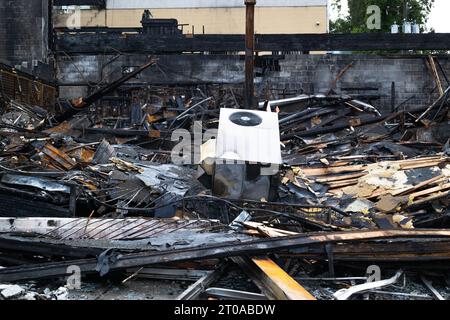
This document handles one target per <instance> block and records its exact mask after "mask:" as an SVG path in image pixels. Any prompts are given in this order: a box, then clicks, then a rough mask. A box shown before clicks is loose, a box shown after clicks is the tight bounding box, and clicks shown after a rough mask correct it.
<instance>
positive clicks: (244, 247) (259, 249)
mask: <svg viewBox="0 0 450 320" xmlns="http://www.w3.org/2000/svg"><path fill="white" fill-rule="evenodd" d="M392 239H409V240H410V241H415V242H421V241H428V240H430V239H442V241H447V242H448V241H450V231H448V230H374V231H356V232H331V233H314V234H305V235H299V236H292V237H282V238H274V239H263V240H255V241H248V242H229V243H222V244H214V245H205V246H202V247H196V248H189V249H174V250H167V251H162V252H144V253H134V254H119V253H114V252H105V253H103V254H102V255H101V256H102V261H101V264H99V263H98V261H97V259H82V260H72V261H64V262H52V263H43V264H37V265H28V266H21V267H12V268H4V269H0V282H13V281H22V280H30V279H42V278H52V277H63V276H68V275H70V273H69V272H68V269H67V268H68V267H69V266H72V265H77V266H78V267H79V268H80V271H81V272H83V273H93V272H94V273H95V272H96V270H102V269H104V267H105V265H107V269H108V270H109V271H113V270H124V269H127V268H132V267H140V266H147V265H154V264H161V263H169V262H182V261H193V260H202V259H210V258H227V257H238V256H246V255H254V256H257V255H265V254H269V253H273V252H278V253H282V252H286V251H289V250H290V249H296V248H302V247H308V246H313V245H319V244H322V245H325V244H327V243H354V242H367V241H375V240H392ZM389 244H390V241H385V245H386V246H389ZM398 253H399V254H401V252H398ZM99 267H101V268H99Z"/></svg>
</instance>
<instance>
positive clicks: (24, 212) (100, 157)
mask: <svg viewBox="0 0 450 320" xmlns="http://www.w3.org/2000/svg"><path fill="white" fill-rule="evenodd" d="M69 2H70V1H69ZM88 2H91V1H88ZM93 2H95V3H100V5H104V1H93ZM57 3H60V4H61V5H63V4H66V3H67V1H57ZM142 26H143V27H142V28H139V30H129V29H127V30H125V29H121V30H107V29H106V28H103V29H101V28H88V29H80V30H75V31H73V32H72V31H69V30H55V34H53V35H54V36H55V37H56V38H55V40H56V44H55V45H56V47H54V48H53V50H54V54H55V63H56V64H58V62H60V61H61V59H62V60H64V63H67V64H68V63H70V64H72V67H73V69H71V70H75V71H74V73H77V75H76V76H74V78H76V79H78V78H77V77H84V76H85V74H88V73H89V70H88V71H86V72H85V73H84V71H83V70H79V69H78V66H79V65H78V64H77V62H74V61H75V60H76V58H74V57H75V56H77V55H79V56H78V57H77V58H80V56H81V58H80V59H81V60H82V59H84V58H86V57H84V55H91V54H96V55H97V56H95V60H96V61H97V62H98V61H100V60H101V58H99V52H98V50H99V42H98V39H101V38H103V39H106V40H107V41H106V42H105V43H107V44H111V43H115V42H116V41H120V38H121V37H122V36H123V35H124V34H127V33H130V35H128V36H126V37H125V38H124V41H123V43H122V44H121V46H128V45H129V44H130V43H131V44H132V45H130V46H129V47H128V48H126V49H125V50H124V51H121V50H117V48H116V47H115V46H113V45H111V46H109V45H107V46H105V48H104V49H105V50H104V54H105V56H104V57H102V58H105V59H104V60H102V61H103V62H102V70H97V69H96V70H94V71H93V72H94V73H95V72H97V73H98V74H99V75H100V78H101V80H100V81H92V79H91V78H89V77H88V78H89V79H84V80H85V81H83V82H82V83H78V81H73V82H70V81H68V82H67V83H61V79H66V80H67V75H65V77H63V76H59V77H58V75H57V77H56V78H55V79H54V80H55V81H54V82H49V81H46V80H43V79H41V78H39V77H36V76H35V75H32V74H29V73H27V72H25V71H20V70H18V69H17V68H16V67H13V66H8V65H6V64H4V65H3V64H2V65H0V89H1V90H0V300H3V299H5V300H6V299H23V300H64V299H101V298H105V299H108V298H109V299H113V298H117V296H118V297H119V298H123V297H121V296H120V294H117V296H115V297H114V296H113V294H112V292H111V288H113V287H114V288H116V289H117V291H120V292H121V293H122V294H123V293H124V292H125V293H126V294H128V293H130V292H133V295H132V298H136V299H146V298H148V295H149V294H150V295H153V296H152V298H157V297H158V292H156V293H148V292H146V293H145V294H143V293H142V291H144V290H141V291H139V287H140V286H143V287H145V286H146V285H148V284H149V283H169V286H171V287H172V288H171V289H170V290H169V291H170V294H169V293H167V292H160V293H159V297H164V298H172V299H178V300H196V299H197V300H206V299H217V300H226V299H231V300H350V299H361V298H366V299H371V300H387V299H417V300H421V299H428V300H433V299H435V300H444V299H449V298H450V289H449V288H450V273H449V271H448V266H449V263H450V209H449V201H450V133H449V131H448V125H449V121H450V113H449V111H450V109H449V107H450V103H449V91H450V83H449V82H448V76H447V73H446V69H445V68H444V67H442V66H441V67H439V65H440V62H439V61H440V59H439V58H437V57H434V56H430V57H429V56H422V57H421V59H422V60H424V61H426V63H427V65H426V66H427V67H428V66H429V67H430V70H431V72H432V73H431V74H432V79H433V81H434V82H433V88H432V90H430V91H427V92H422V93H421V94H422V95H423V96H426V98H428V100H430V101H429V103H426V104H422V105H420V102H422V101H423V100H419V103H417V101H416V102H415V103H414V104H413V103H411V104H409V102H410V100H411V98H408V99H405V100H404V101H395V100H396V99H395V98H396V95H395V94H393V95H392V97H390V98H391V102H392V104H391V105H386V104H385V103H384V102H385V101H386V100H385V98H386V97H383V95H382V94H379V93H378V92H377V88H375V90H372V88H367V87H368V84H367V83H365V84H360V83H354V84H353V85H354V88H350V87H348V88H345V86H338V85H337V84H338V83H339V82H340V79H341V78H342V77H343V76H344V74H345V73H346V72H348V70H350V69H351V68H352V67H354V66H355V65H356V63H355V64H353V63H352V64H350V65H347V66H346V67H344V68H343V69H340V68H335V69H339V70H337V78H335V79H334V80H333V81H331V82H330V81H328V82H327V83H326V85H327V86H328V87H327V89H326V90H317V89H314V88H312V89H311V90H310V91H306V90H295V89H293V90H279V89H278V88H275V87H271V86H270V82H267V81H264V79H265V78H264V77H268V73H267V72H269V73H270V72H278V71H277V69H279V68H281V67H280V61H282V59H283V57H282V55H278V54H276V55H272V56H269V57H262V56H260V57H259V58H257V59H259V62H261V61H266V62H267V64H264V63H263V62H261V63H262V65H261V66H262V67H261V68H259V67H258V66H257V69H261V70H259V71H260V72H261V75H262V78H263V80H261V81H260V82H257V85H256V88H255V89H254V90H252V92H251V95H255V98H257V99H258V103H255V104H248V101H247V99H248V96H249V92H246V90H245V89H244V87H245V86H244V84H243V81H242V80H243V79H244V78H243V77H242V78H240V79H239V81H238V82H237V83H236V82H235V83H233V82H232V81H230V82H229V83H226V82H223V81H212V82H207V81H206V82H205V81H197V82H196V81H192V82H188V83H178V82H176V81H172V80H171V79H170V77H167V78H166V79H164V81H162V80H161V82H160V83H155V82H154V81H149V80H148V75H149V74H153V73H154V74H157V73H158V72H160V73H161V74H162V73H164V70H163V69H164V65H163V63H161V60H163V59H170V58H167V56H164V57H162V56H161V54H163V53H164V54H165V53H167V52H170V53H176V54H177V55H174V56H173V57H172V58H171V59H174V60H176V59H178V57H179V56H178V54H180V56H183V54H182V52H200V51H201V52H205V51H207V52H209V53H214V51H215V50H213V49H211V50H206V49H207V47H208V48H211V47H212V46H213V45H214V43H215V42H216V41H218V40H217V39H219V36H207V35H204V36H193V37H188V36H186V35H185V34H183V32H182V30H180V29H179V25H178V22H177V21H176V20H174V19H154V18H153V17H152V16H151V13H150V12H145V13H144V15H143V17H142ZM85 34H88V35H86V41H85V42H84V44H83V45H82V46H77V45H76V44H77V42H78V41H81V40H80V39H81V38H82V36H83V35H85ZM290 37H291V38H292V37H293V36H290ZM298 37H301V36H298ZM323 37H325V36H324V35H323ZM326 37H333V36H332V35H326ZM346 37H349V38H351V37H353V36H350V35H347V36H346ZM354 37H357V36H354ZM379 37H381V36H379ZM394 37H395V36H394ZM433 37H437V38H439V39H442V38H445V39H448V35H436V36H432V35H430V38H433ZM241 38H242V37H240V36H231V35H230V36H228V37H225V36H224V37H223V38H221V39H222V40H223V39H229V40H230V43H226V42H224V43H222V44H221V45H220V46H219V47H218V48H217V49H216V50H217V52H219V51H220V52H222V51H223V52H229V53H232V54H233V55H236V52H238V51H240V50H241V47H243V46H244V44H245V43H244V42H243V41H241V40H243V39H241ZM420 38H421V37H420ZM143 39H144V40H148V39H154V40H155V43H154V45H155V47H153V48H150V49H149V46H151V45H153V44H152V43H150V44H149V43H147V42H145V43H144V42H140V41H143ZM258 39H259V38H258V37H257V38H256V42H257V43H258V44H257V46H261V47H259V49H258V48H256V49H255V51H263V50H269V51H278V50H277V48H278V47H277V48H275V46H276V45H275V44H273V43H274V42H275V41H274V40H273V39H274V38H273V37H272V36H261V37H260V39H262V40H261V42H259V41H258ZM333 39H334V40H333V41H334V42H333V43H338V42H339V39H340V38H339V36H335V37H333ZM383 39H384V40H383V41H390V40H389V37H385V38H383ZM408 39H409V40H408ZM410 39H412V38H411V37H409V36H408V37H405V38H403V40H404V41H403V42H401V43H400V44H401V45H404V46H406V47H408V45H407V44H405V43H409V42H408V41H411V40H410ZM156 40H157V41H156ZM176 40H179V42H177V41H176ZM197 40H198V41H199V42H198V43H196V42H195V41H197ZM269 40H270V41H269ZM265 41H266V42H265ZM199 43H200V44H199ZM205 43H206V44H205ZM390 43H392V42H390ZM196 45H199V46H200V48H203V49H204V50H203V49H202V50H199V49H198V47H196ZM308 45H311V44H308ZM334 45H336V44H332V45H330V46H331V49H333V48H334V47H333V46H334ZM345 45H348V44H345ZM165 46H166V47H169V49H170V50H169V49H167V50H166V48H164V47H165ZM202 46H203V47H202ZM226 46H229V47H228V48H229V50H222V49H223V48H224V47H226ZM280 46H281V47H282V49H283V47H285V46H289V43H288V42H281V45H280ZM393 46H394V47H395V45H393ZM418 46H420V44H418ZM430 46H432V45H431V44H428V45H427V46H422V47H421V48H422V49H429V47H430ZM442 46H444V45H443V44H442V42H438V43H437V47H436V48H438V49H440V48H441V47H442ZM446 46H447V47H446V48H447V49H448V43H447V44H446ZM119 47H120V46H119ZM158 47H160V48H162V49H154V48H158ZM186 47H189V48H190V49H189V48H188V49H186ZM92 48H94V49H95V50H93V49H92ZM205 48H206V49H205ZM311 48H312V47H311ZM311 48H309V47H308V50H310V49H311ZM321 48H322V47H321V46H316V45H314V49H316V50H320V49H321ZM272 49H273V50H272ZM297 49H298V44H293V45H292V47H291V50H287V51H297ZM328 49H330V48H328ZM331 49H330V50H331ZM341 49H342V48H341ZM369 49H371V47H369ZM64 50H67V52H66V54H67V56H64V54H62V51H64ZM176 50H179V52H178V51H176ZM311 50H312V49H311ZM279 51H283V52H284V51H286V50H281V49H280V50H279ZM302 51H303V50H302ZM304 51H307V50H304ZM111 52H114V53H115V54H117V57H113V58H112V59H111V56H110V54H111ZM130 52H138V53H139V57H138V58H136V59H135V57H132V56H131V55H129V54H130ZM149 53H151V54H155V55H152V56H148V55H147V54H149ZM62 56H64V58H62ZM206 56H207V55H205V57H206ZM201 57H202V56H201V55H200V58H199V59H201ZM214 58H217V57H214ZM58 59H59V60H58ZM88 59H90V58H89V57H88V58H86V60H88ZM121 59H124V60H121ZM180 59H181V58H180ZM195 59H197V58H195ZM205 59H206V58H205ZM239 59H240V58H239ZM392 59H393V60H395V58H392ZM116 60H117V61H119V62H118V63H119V64H120V68H119V69H114V68H113V69H114V70H113V71H111V70H108V71H111V72H106V73H108V75H107V76H105V73H104V71H105V70H106V69H107V68H108V66H110V64H113V63H115V62H117V61H116ZM242 60H243V59H242ZM447 60H448V59H447ZM79 61H80V60H78V62H79ZM124 61H126V62H127V63H126V64H125V63H124ZM164 61H167V60H164ZM138 62H139V63H138ZM271 63H273V65H270V64H271ZM62 64H63V63H61V65H62ZM81 64H82V63H81ZM89 66H92V65H89ZM272 67H273V69H271V68H272ZM334 67H336V66H334ZM62 69H64V72H66V73H67V70H68V69H67V68H62ZM87 69H89V68H87ZM94 69H95V68H94ZM262 69H264V70H262ZM266 69H267V70H266ZM161 70H163V71H161ZM59 71H60V72H61V70H59ZM238 71H239V72H241V71H243V70H238ZM55 72H56V73H58V70H55ZM392 72H395V69H394V71H392ZM242 73H243V72H242ZM256 73H258V71H257V72H256ZM417 73H419V72H417ZM252 74H255V72H252ZM158 76H159V75H157V76H156V77H158ZM191 76H192V78H195V75H191ZM427 76H430V75H429V74H428V75H427ZM424 77H425V75H424ZM293 81H296V80H295V79H294V80H293ZM389 86H390V84H389ZM80 87H82V88H83V89H82V90H76V89H74V88H80ZM71 90H73V91H71ZM405 90H406V89H405ZM424 90H425V89H424ZM68 91H70V94H71V95H72V96H70V97H69V95H68V94H67V92H68ZM393 91H395V86H393ZM394 93H395V92H394ZM382 98H384V100H382ZM423 99H425V98H423ZM380 101H381V102H380ZM244 106H248V107H246V109H244ZM251 107H254V108H253V109H251ZM74 268H75V269H74ZM380 270H382V272H381V271H380ZM378 271H379V272H381V274H379V272H378ZM73 274H79V276H80V277H83V279H86V281H85V282H83V283H84V284H83V286H85V287H83V286H81V287H74V284H73V283H69V282H68V280H67V279H68V277H71V276H72V275H73ZM374 275H376V276H374ZM105 282H106V283H108V286H109V289H108V290H106V291H104V290H98V287H102V285H103V284H104V283H105ZM86 283H88V284H89V285H85V284H86ZM91 289H92V290H91ZM133 290H135V292H134V291H133ZM172 290H173V291H172ZM163 291H164V290H163Z"/></svg>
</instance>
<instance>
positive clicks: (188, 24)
mask: <svg viewBox="0 0 450 320" xmlns="http://www.w3.org/2000/svg"><path fill="white" fill-rule="evenodd" d="M78 8H79V7H78ZM68 9H69V10H65V11H62V10H60V11H59V14H58V15H55V25H56V26H58V27H64V26H65V25H66V24H67V21H68V19H69V21H73V19H71V18H70V16H71V15H72V16H73V15H74V13H73V11H71V10H70V9H73V8H68ZM146 9H149V10H150V11H151V14H152V16H153V17H154V18H157V19H172V18H173V19H177V20H178V23H179V24H180V25H182V27H183V32H184V33H185V34H189V33H195V34H202V33H206V34H243V33H245V5H244V0H164V1H161V0H107V1H106V6H105V8H95V7H81V10H79V11H78V12H79V15H80V17H79V21H80V23H81V26H83V27H121V28H129V27H140V25H141V24H140V21H141V18H142V13H143V11H144V10H146ZM255 31H256V33H259V34H278V33H283V34H295V33H326V32H327V31H328V1H327V0H257V5H256V11H255Z"/></svg>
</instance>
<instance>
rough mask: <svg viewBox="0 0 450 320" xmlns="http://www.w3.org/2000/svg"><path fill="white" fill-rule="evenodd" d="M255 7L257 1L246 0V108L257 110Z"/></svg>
mask: <svg viewBox="0 0 450 320" xmlns="http://www.w3.org/2000/svg"><path fill="white" fill-rule="evenodd" d="M255 5H256V0H245V6H246V31H245V106H246V108H247V109H256V103H255V93H254V92H255V83H254V73H255V60H254V52H255Z"/></svg>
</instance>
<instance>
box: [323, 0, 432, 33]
mask: <svg viewBox="0 0 450 320" xmlns="http://www.w3.org/2000/svg"><path fill="white" fill-rule="evenodd" d="M342 1H348V8H349V15H348V16H345V17H343V16H342V15H340V17H339V18H338V19H336V20H335V21H332V22H331V23H330V30H331V32H335V33H358V32H390V30H391V26H392V25H393V24H394V23H395V22H396V23H397V24H399V25H401V24H402V22H403V21H404V20H407V21H410V22H416V23H418V24H419V25H421V26H422V27H421V28H422V30H424V29H425V27H424V25H425V23H426V22H427V20H428V16H429V14H430V11H431V9H432V7H433V4H434V0H333V2H332V5H333V7H334V8H335V9H337V10H338V11H339V12H342ZM371 5H376V6H378V7H379V8H380V9H381V29H379V30H370V29H369V28H368V27H367V19H368V18H369V16H370V14H368V13H367V8H368V7H369V6H371Z"/></svg>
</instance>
